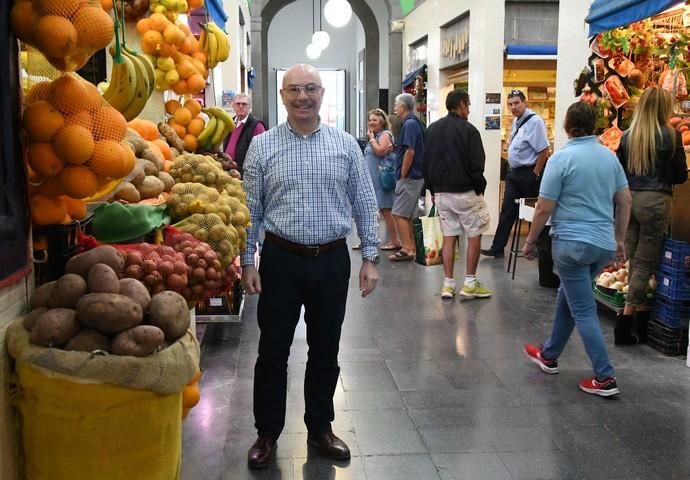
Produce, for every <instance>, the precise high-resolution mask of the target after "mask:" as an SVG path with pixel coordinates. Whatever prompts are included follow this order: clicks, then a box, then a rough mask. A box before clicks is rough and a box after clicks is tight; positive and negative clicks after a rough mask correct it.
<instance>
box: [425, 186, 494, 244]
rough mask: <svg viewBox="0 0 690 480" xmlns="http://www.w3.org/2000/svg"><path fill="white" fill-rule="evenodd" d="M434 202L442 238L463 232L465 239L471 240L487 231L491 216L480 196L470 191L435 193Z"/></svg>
mask: <svg viewBox="0 0 690 480" xmlns="http://www.w3.org/2000/svg"><path fill="white" fill-rule="evenodd" d="M434 202H435V203H436V209H437V210H438V216H439V217H440V219H441V230H443V236H444V237H455V236H457V235H460V234H461V233H463V232H464V233H465V236H466V237H467V238H473V237H477V236H479V235H481V234H482V233H484V232H486V231H487V230H488V229H489V223H490V222H491V215H489V208H488V207H487V206H486V202H485V201H484V197H483V196H481V195H477V194H476V193H474V192H472V191H471V192H463V193H437V194H436V195H434Z"/></svg>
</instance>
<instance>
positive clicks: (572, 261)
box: [542, 238, 615, 380]
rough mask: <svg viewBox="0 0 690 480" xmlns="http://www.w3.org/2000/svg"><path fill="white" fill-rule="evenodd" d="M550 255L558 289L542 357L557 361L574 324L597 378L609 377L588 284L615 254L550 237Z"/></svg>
mask: <svg viewBox="0 0 690 480" xmlns="http://www.w3.org/2000/svg"><path fill="white" fill-rule="evenodd" d="M552 253H553V261H554V264H555V265H556V270H557V271H558V275H559V276H560V278H561V286H560V288H559V289H558V295H557V297H556V312H555V315H554V319H553V330H552V332H551V336H550V337H549V338H548V339H547V340H546V343H544V349H543V351H542V355H543V356H544V358H546V359H549V360H553V359H556V358H558V357H559V356H560V354H561V352H563V349H564V348H565V345H566V343H568V339H569V338H570V334H571V333H572V332H573V328H575V326H576V325H577V330H578V331H579V332H580V336H581V337H582V343H584V345H585V350H586V351H587V355H588V356H589V359H590V361H591V362H592V367H593V368H594V374H595V375H596V377H597V379H598V380H603V379H605V378H608V377H611V376H613V367H612V366H611V364H610V363H609V356H608V353H607V352H606V344H605V343H604V335H603V334H602V333H601V326H600V325H599V316H598V315H597V306H596V302H595V300H594V294H593V292H592V281H593V280H594V277H595V276H596V274H597V273H599V272H600V271H601V269H602V268H603V267H604V266H605V265H606V264H608V263H609V262H610V261H611V260H613V258H614V256H615V252H613V251H610V250H604V249H603V248H599V247H597V246H595V245H591V244H589V243H584V242H577V241H570V240H558V239H557V238H554V239H553V244H552Z"/></svg>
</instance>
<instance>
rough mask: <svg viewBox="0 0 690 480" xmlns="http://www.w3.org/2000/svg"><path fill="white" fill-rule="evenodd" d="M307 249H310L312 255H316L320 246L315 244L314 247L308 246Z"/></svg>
mask: <svg viewBox="0 0 690 480" xmlns="http://www.w3.org/2000/svg"><path fill="white" fill-rule="evenodd" d="M309 250H310V251H311V256H312V257H318V256H319V253H320V250H321V246H320V245H317V246H315V247H309Z"/></svg>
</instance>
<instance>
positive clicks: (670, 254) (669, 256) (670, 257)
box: [664, 250, 673, 260]
mask: <svg viewBox="0 0 690 480" xmlns="http://www.w3.org/2000/svg"><path fill="white" fill-rule="evenodd" d="M664 256H665V257H666V258H668V259H669V260H671V259H672V258H673V253H671V252H669V251H668V250H667V251H666V252H665V253H664Z"/></svg>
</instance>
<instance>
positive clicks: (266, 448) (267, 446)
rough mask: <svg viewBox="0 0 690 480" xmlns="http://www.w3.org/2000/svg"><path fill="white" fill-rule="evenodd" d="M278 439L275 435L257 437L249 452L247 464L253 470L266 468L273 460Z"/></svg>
mask: <svg viewBox="0 0 690 480" xmlns="http://www.w3.org/2000/svg"><path fill="white" fill-rule="evenodd" d="M277 446H278V445H277V443H276V440H275V439H274V438H273V437H267V436H261V435H259V437H258V438H257V439H256V441H255V442H254V445H252V448H250V449H249V453H247V464H248V465H249V468H251V469H252V470H258V469H260V468H266V467H268V466H269V465H270V464H271V461H272V460H273V453H274V452H275V451H276V447H277Z"/></svg>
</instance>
